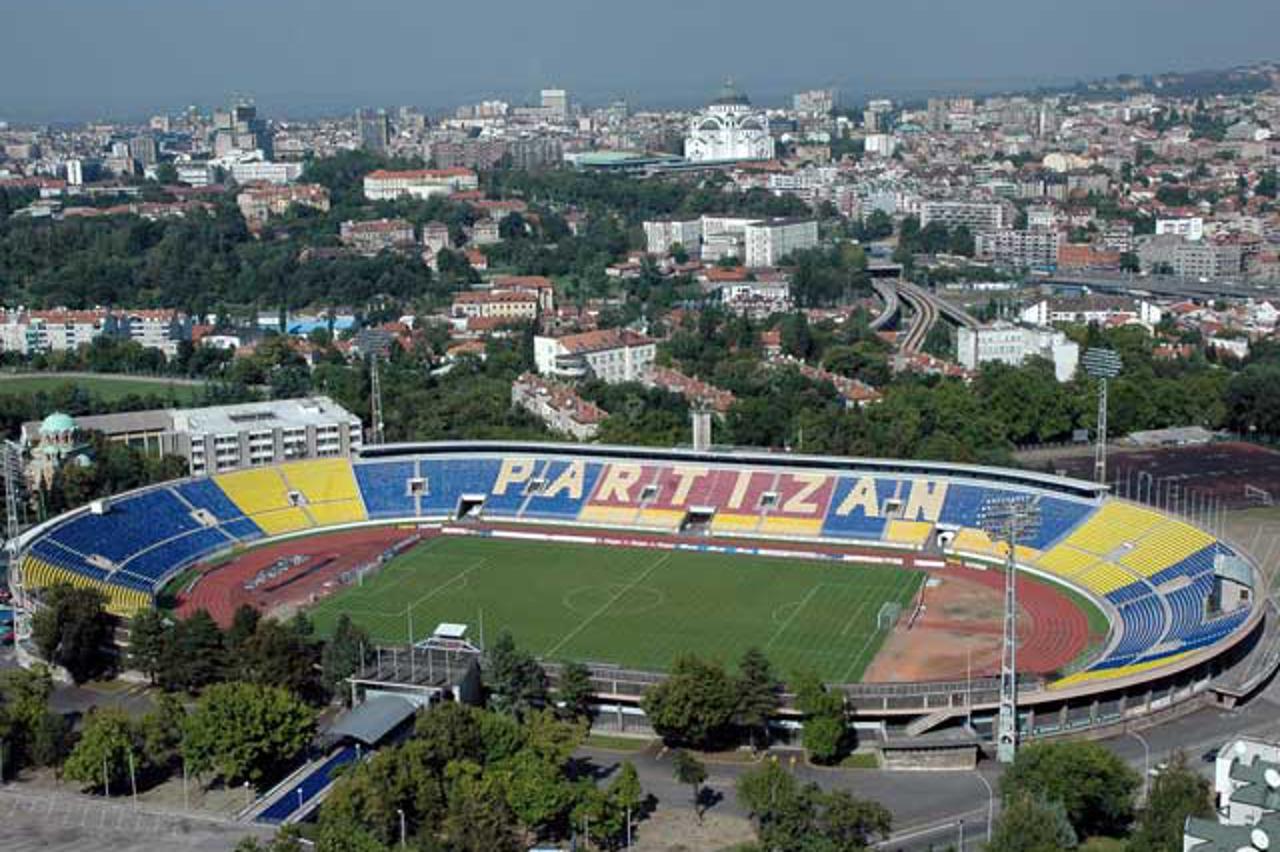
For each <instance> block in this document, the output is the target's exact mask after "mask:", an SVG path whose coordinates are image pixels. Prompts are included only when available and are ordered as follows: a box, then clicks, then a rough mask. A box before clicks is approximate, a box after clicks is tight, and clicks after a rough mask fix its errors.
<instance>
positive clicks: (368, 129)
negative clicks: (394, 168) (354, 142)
mask: <svg viewBox="0 0 1280 852" xmlns="http://www.w3.org/2000/svg"><path fill="white" fill-rule="evenodd" d="M356 137H357V138H358V139H359V140H360V147H361V148H363V149H365V150H366V151H374V152H377V153H382V152H384V151H386V150H387V146H389V145H390V144H391V119H390V117H389V116H388V115H387V111H386V110H385V109H358V110H356Z"/></svg>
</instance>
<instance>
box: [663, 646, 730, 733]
mask: <svg viewBox="0 0 1280 852" xmlns="http://www.w3.org/2000/svg"><path fill="white" fill-rule="evenodd" d="M643 707H644V711H645V715H647V716H648V717H649V723H650V724H651V725H653V729H654V730H655V731H656V732H657V733H658V735H659V736H661V737H662V738H663V739H664V740H665V741H667V742H668V743H670V744H673V745H689V746H693V747H695V748H704V747H707V746H712V745H715V744H718V743H722V742H724V741H725V740H726V739H728V735H729V732H730V729H731V724H732V721H733V714H734V712H735V711H736V710H737V707H738V692H737V688H736V685H735V684H734V682H733V678H731V677H730V676H729V675H728V673H727V672H725V670H724V667H723V666H721V665H720V664H718V663H710V662H706V661H704V660H701V659H699V658H698V657H696V656H694V655H691V654H690V655H684V656H681V657H679V658H678V659H676V661H675V663H673V664H672V666H671V673H670V674H669V675H668V677H667V679H666V680H664V681H662V682H661V683H659V684H657V685H656V686H653V687H651V688H650V689H649V690H648V691H647V692H646V693H645V695H644V700H643Z"/></svg>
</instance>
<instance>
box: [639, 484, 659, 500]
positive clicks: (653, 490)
mask: <svg viewBox="0 0 1280 852" xmlns="http://www.w3.org/2000/svg"><path fill="white" fill-rule="evenodd" d="M657 496H658V486H656V485H646V486H645V487H644V488H643V489H642V490H641V491H640V502H641V503H648V502H649V501H651V500H654V499H656V498H657Z"/></svg>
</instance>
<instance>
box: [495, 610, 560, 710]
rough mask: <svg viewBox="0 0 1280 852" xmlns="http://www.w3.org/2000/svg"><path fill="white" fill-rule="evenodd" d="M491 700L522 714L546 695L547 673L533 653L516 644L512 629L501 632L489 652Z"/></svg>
mask: <svg viewBox="0 0 1280 852" xmlns="http://www.w3.org/2000/svg"><path fill="white" fill-rule="evenodd" d="M485 657H486V663H487V666H486V674H487V682H488V686H489V690H490V703H491V705H492V706H493V707H494V709H496V710H500V711H502V712H506V713H510V714H512V715H514V716H516V717H517V718H521V717H523V716H524V714H525V713H527V712H528V711H529V710H531V709H533V708H536V707H541V706H542V705H543V704H545V703H546V699H547V676H546V674H545V673H544V672H543V671H542V666H540V665H538V661H537V660H535V659H534V658H533V657H532V656H531V655H530V654H528V653H526V652H524V651H521V650H520V649H519V648H517V647H516V642H515V639H514V638H513V637H512V636H511V633H510V632H509V631H506V630H504V631H503V632H502V633H501V634H499V635H498V639H497V641H496V642H494V643H493V646H492V647H491V648H489V649H488V651H487V653H486V655H485Z"/></svg>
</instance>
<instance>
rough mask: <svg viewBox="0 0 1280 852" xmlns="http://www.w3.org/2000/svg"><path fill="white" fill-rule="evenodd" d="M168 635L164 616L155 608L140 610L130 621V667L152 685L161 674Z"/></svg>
mask: <svg viewBox="0 0 1280 852" xmlns="http://www.w3.org/2000/svg"><path fill="white" fill-rule="evenodd" d="M168 634H169V626H168V625H167V624H165V621H164V616H162V615H161V614H160V611H159V610H157V609H155V608H154V607H147V608H146V609H143V610H139V611H138V613H137V614H135V615H134V616H133V618H132V619H130V621H129V657H128V660H129V665H130V666H132V667H133V668H135V669H137V670H138V671H140V672H142V673H143V674H145V675H146V676H147V680H149V681H150V682H151V683H155V682H156V676H157V675H158V674H159V672H160V663H161V661H162V660H163V659H164V648H165V643H166V642H167V641H169V636H168Z"/></svg>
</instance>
